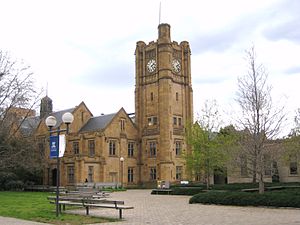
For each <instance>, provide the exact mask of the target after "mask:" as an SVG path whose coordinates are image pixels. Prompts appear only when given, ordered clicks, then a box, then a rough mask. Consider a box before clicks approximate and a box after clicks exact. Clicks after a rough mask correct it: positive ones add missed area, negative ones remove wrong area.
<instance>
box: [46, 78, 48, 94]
mask: <svg viewBox="0 0 300 225" xmlns="http://www.w3.org/2000/svg"><path fill="white" fill-rule="evenodd" d="M46 96H48V81H47V83H46Z"/></svg>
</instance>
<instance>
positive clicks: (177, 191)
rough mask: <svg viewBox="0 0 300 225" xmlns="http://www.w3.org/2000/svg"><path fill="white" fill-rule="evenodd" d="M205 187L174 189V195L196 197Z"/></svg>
mask: <svg viewBox="0 0 300 225" xmlns="http://www.w3.org/2000/svg"><path fill="white" fill-rule="evenodd" d="M204 189H205V187H204V186H203V187H174V188H172V195H191V196H192V195H195V194H198V193H200V192H202V191H203V190H204Z"/></svg>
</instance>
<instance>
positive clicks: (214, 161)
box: [186, 101, 230, 188]
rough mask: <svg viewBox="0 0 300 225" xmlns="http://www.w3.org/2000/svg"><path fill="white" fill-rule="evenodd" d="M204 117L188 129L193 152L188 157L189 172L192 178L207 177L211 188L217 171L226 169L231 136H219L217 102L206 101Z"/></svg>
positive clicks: (203, 111)
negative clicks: (211, 180)
mask: <svg viewBox="0 0 300 225" xmlns="http://www.w3.org/2000/svg"><path fill="white" fill-rule="evenodd" d="M202 113H203V114H202V116H201V117H200V119H199V120H198V121H197V122H196V123H194V124H190V125H189V126H188V128H187V142H188V144H189V146H190V147H191V150H190V151H189V152H188V153H187V155H186V162H187V170H188V172H189V173H190V176H192V177H199V176H200V175H201V174H204V175H205V179H206V185H207V188H209V185H210V183H211V182H210V177H211V176H212V175H213V174H214V171H215V170H220V169H222V168H224V167H225V165H226V163H227V160H228V157H229V156H230V154H228V151H227V150H228V149H229V148H228V146H229V145H230V142H229V141H228V140H229V138H228V137H229V135H224V134H218V133H217V132H216V130H217V129H218V128H219V124H220V122H219V121H220V120H219V113H218V110H217V106H216V102H215V101H213V102H208V101H206V103H205V107H204V109H203V110H202Z"/></svg>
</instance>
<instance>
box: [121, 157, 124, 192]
mask: <svg viewBox="0 0 300 225" xmlns="http://www.w3.org/2000/svg"><path fill="white" fill-rule="evenodd" d="M120 162H121V188H123V169H124V168H123V167H124V157H121V158H120Z"/></svg>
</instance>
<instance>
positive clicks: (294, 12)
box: [263, 0, 300, 43]
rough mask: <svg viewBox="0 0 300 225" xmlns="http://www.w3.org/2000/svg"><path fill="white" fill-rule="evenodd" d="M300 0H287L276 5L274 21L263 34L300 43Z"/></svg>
mask: <svg viewBox="0 0 300 225" xmlns="http://www.w3.org/2000/svg"><path fill="white" fill-rule="evenodd" d="M299 9H300V1H298V0H287V1H283V2H282V3H281V4H279V5H276V7H274V8H273V12H272V21H270V23H269V24H268V26H266V27H265V29H264V30H263V35H264V36H265V37H266V38H267V39H269V40H271V41H278V40H288V41H292V42H295V43H300V30H299V27H300V14H299Z"/></svg>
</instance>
